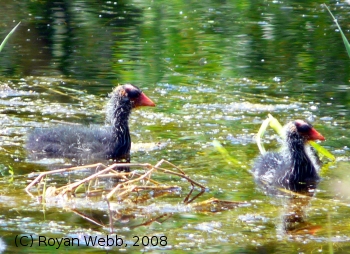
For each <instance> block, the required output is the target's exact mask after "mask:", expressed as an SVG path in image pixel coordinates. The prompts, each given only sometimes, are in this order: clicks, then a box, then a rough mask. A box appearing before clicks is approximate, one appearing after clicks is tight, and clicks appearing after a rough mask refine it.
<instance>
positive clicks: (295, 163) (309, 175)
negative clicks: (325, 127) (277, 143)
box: [288, 138, 318, 182]
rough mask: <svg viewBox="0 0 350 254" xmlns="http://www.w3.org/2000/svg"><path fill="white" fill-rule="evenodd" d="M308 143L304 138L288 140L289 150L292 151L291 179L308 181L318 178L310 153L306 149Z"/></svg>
mask: <svg viewBox="0 0 350 254" xmlns="http://www.w3.org/2000/svg"><path fill="white" fill-rule="evenodd" d="M307 148H308V145H307V144H306V142H305V141H304V140H303V139H293V138H292V139H290V140H288V150H289V151H290V154H289V156H290V162H291V167H292V170H291V173H290V180H291V181H295V182H306V181H308V180H315V179H317V178H318V175H317V171H316V168H315V165H314V163H313V161H312V160H311V159H310V157H309V156H310V155H309V154H308V153H307V151H306V149H307Z"/></svg>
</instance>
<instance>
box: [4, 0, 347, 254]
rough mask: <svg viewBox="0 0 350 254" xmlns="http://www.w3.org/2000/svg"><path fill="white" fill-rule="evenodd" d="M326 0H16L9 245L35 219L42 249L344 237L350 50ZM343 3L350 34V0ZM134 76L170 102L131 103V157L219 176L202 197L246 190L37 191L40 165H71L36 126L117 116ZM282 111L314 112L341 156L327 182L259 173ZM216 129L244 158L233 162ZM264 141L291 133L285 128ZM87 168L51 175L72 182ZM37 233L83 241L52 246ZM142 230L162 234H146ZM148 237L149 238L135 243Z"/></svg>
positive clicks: (10, 73) (294, 247)
mask: <svg viewBox="0 0 350 254" xmlns="http://www.w3.org/2000/svg"><path fill="white" fill-rule="evenodd" d="M321 3H322V2H319V3H317V2H315V1H304V2H303V3H300V2H298V1H292V2H288V3H284V2H279V1H270V2H265V1H255V2H249V1H240V2H239V3H238V2H237V3H236V2H234V1H231V2H230V1H229V2H227V1H226V2H222V1H221V2H220V1H219V2H211V3H209V2H208V3H207V2H195V3H180V2H175V1H170V2H169V1H156V2H154V3H149V2H142V1H141V2H139V1H127V2H112V1H103V2H102V3H101V2H99V3H96V1H70V2H69V3H68V2H63V1H62V2H60V1H55V2H51V1H40V2H35V1H34V2H33V1H32V2H28V3H24V2H23V3H22V2H21V3H19V2H14V1H3V3H2V6H3V8H4V11H6V13H7V15H6V17H3V18H2V23H1V24H0V27H1V29H0V30H1V35H2V37H4V36H5V35H6V34H7V33H8V31H10V30H11V28H12V27H13V26H14V25H15V24H17V22H18V21H21V22H22V23H21V25H20V27H19V29H18V30H17V31H16V33H15V34H14V35H13V37H11V39H10V40H9V41H8V44H7V45H6V46H5V48H4V50H3V52H1V58H0V72H1V80H0V84H1V88H2V89H0V115H1V117H0V123H1V127H2V128H1V130H0V158H1V160H0V172H1V174H2V175H3V177H2V178H0V181H1V188H0V189H1V194H2V195H1V196H0V209H1V216H0V225H1V227H0V232H1V235H2V238H1V241H0V252H1V251H2V249H4V251H8V252H10V251H13V252H22V251H23V252H25V251H27V250H28V249H27V248H26V247H20V248H18V247H16V246H15V240H14V239H15V237H16V235H20V236H29V234H32V235H33V237H34V238H35V242H34V243H35V244H34V247H32V248H31V249H30V251H31V252H43V251H44V252H47V251H53V250H55V249H56V248H57V249H59V250H65V251H69V252H72V253H73V252H81V251H82V250H83V251H88V252H96V251H103V248H92V247H87V246H85V245H84V244H83V241H84V239H85V238H84V236H85V237H89V236H98V237H104V238H106V235H107V234H108V235H113V236H115V235H116V234H117V235H118V236H119V237H121V238H122V239H123V240H125V243H126V244H127V246H126V247H125V245H123V247H114V249H120V250H123V251H125V252H139V251H144V252H155V253H157V252H162V251H172V252H178V253H182V252H201V253H207V252H223V253H232V252H240V253H241V252H243V253H256V252H269V253H272V252H277V253H279V252H285V253H295V252H305V253H308V252H311V251H319V252H332V248H333V250H334V251H335V252H338V251H343V252H346V251H347V250H348V249H349V247H350V245H349V244H348V243H349V237H348V236H349V227H348V226H347V225H349V220H348V216H347V214H348V204H349V193H348V190H347V189H348V188H347V186H348V183H349V181H350V180H349V179H350V176H349V174H348V173H347V168H348V167H349V154H350V152H349V139H348V137H349V134H350V133H349V131H350V130H349V124H348V123H349V86H348V82H349V79H350V77H349V63H350V61H349V59H348V56H347V55H346V51H345V48H344V46H343V42H342V40H341V37H340V34H339V32H337V31H336V29H335V26H334V24H333V23H332V19H331V17H330V16H329V14H328V13H327V12H326V10H325V9H324V8H322V6H321ZM330 7H331V10H332V11H333V13H334V14H336V15H337V18H338V22H339V23H340V25H341V26H343V27H344V31H345V33H347V31H346V24H347V23H346V20H348V17H347V16H348V8H349V7H348V5H347V4H345V3H344V4H335V3H334V4H332V5H330ZM127 82H130V83H134V84H136V85H138V86H140V87H141V88H142V89H143V91H144V92H145V94H147V96H148V97H150V98H151V99H152V100H153V101H155V103H156V104H157V107H155V108H142V109H139V110H135V111H134V112H133V113H132V116H131V119H130V129H131V131H132V140H133V142H134V143H135V145H134V147H135V148H136V150H134V151H133V153H132V161H133V162H139V163H150V164H153V165H154V164H156V163H157V162H158V161H159V160H161V159H166V160H168V161H170V162H171V163H173V164H175V165H177V166H179V167H180V168H182V169H183V170H184V171H185V172H186V174H187V175H188V176H190V177H191V178H192V179H194V180H195V181H197V182H199V183H200V184H202V185H204V186H205V187H206V191H205V193H204V194H202V195H201V196H200V197H198V198H197V199H196V200H194V202H193V203H195V202H204V201H206V200H209V199H211V198H216V199H219V200H221V201H229V202H242V203H240V204H239V205H238V206H237V205H233V204H232V203H221V204H220V205H215V203H213V204H212V205H209V206H204V208H205V209H203V210H200V209H199V208H198V207H197V208H196V206H195V205H185V204H184V203H183V200H184V198H185V197H186V195H187V194H188V192H189V191H190V185H189V184H188V183H187V182H186V181H185V180H181V179H180V178H177V177H169V176H167V175H159V174H155V176H154V177H155V179H156V180H157V181H160V182H162V183H164V184H167V185H176V186H179V187H180V188H181V189H176V190H175V191H173V192H171V193H168V194H164V193H162V194H159V193H158V194H157V193H150V194H147V195H146V197H143V198H144V199H143V200H139V201H138V202H134V201H135V200H126V201H125V202H117V201H116V200H112V201H111V203H110V205H111V212H109V209H108V204H107V203H106V202H105V201H103V200H101V198H100V196H96V197H89V198H84V196H83V194H81V193H79V194H78V195H77V197H76V198H74V199H72V200H68V201H67V200H61V199H58V200H51V202H48V203H47V204H41V203H40V202H38V200H36V199H33V198H31V197H30V196H29V195H28V194H27V193H26V192H25V191H24V188H25V187H26V186H27V184H29V182H30V181H28V176H27V174H29V173H31V172H37V171H44V170H47V169H49V168H52V167H60V166H61V167H67V166H69V161H62V160H61V161H54V162H52V161H41V163H40V164H39V163H38V162H36V161H30V160H29V159H28V156H27V155H26V151H25V149H24V143H25V139H26V134H27V133H28V132H29V131H30V130H31V129H32V128H35V127H50V126H55V125H57V123H62V122H64V123H65V122H66V123H79V124H100V125H101V124H104V105H105V103H106V101H107V99H108V98H107V94H108V93H109V92H110V91H111V90H112V88H113V87H114V86H116V85H117V84H122V83H127ZM269 113H271V114H272V115H273V116H275V117H276V118H277V119H278V120H279V121H280V122H281V123H287V122H288V121H290V120H292V119H298V118H300V119H306V120H309V121H311V122H312V123H313V125H314V126H315V128H316V129H317V130H318V131H319V132H320V133H322V135H324V136H325V137H326V139H327V140H326V141H325V142H323V143H322V145H323V146H324V147H326V148H327V149H328V150H329V151H330V152H332V153H333V154H334V155H335V156H336V157H337V161H336V162H335V163H333V164H331V165H330V166H329V167H325V168H324V170H323V172H322V177H323V180H322V182H321V183H320V185H319V186H318V189H317V191H316V194H315V197H313V198H307V197H297V198H294V199H291V198H283V197H276V196H269V195H265V193H264V192H263V191H262V190H261V189H259V188H258V187H257V186H256V184H255V183H254V181H253V178H252V176H251V175H250V173H249V172H248V171H249V169H250V166H251V163H252V161H253V159H254V158H255V157H256V156H258V154H259V151H258V148H257V146H256V143H255V141H254V135H255V134H256V133H257V131H258V129H259V127H260V125H261V123H262V121H263V120H264V119H265V118H266V117H267V114H269ZM214 140H218V141H219V142H220V143H221V144H222V145H223V146H224V147H225V148H226V149H227V151H228V152H229V154H230V155H231V156H233V157H234V158H235V159H236V160H238V161H239V164H233V163H232V164H229V163H228V162H227V161H226V160H225V159H224V158H223V157H222V156H221V154H220V153H219V152H218V151H217V150H216V149H215V148H214V147H213V145H212V142H213V141H214ZM158 143H160V144H161V147H160V149H159V148H158V147H157V146H155V144H158ZM140 144H148V145H146V149H145V148H139V147H138V146H140ZM264 144H265V147H266V148H267V149H275V148H277V147H278V142H277V141H276V136H275V134H274V132H273V131H272V130H268V131H267V133H266V134H265V138H264ZM150 148H155V149H150ZM324 161H325V162H327V160H326V159H325V160H324ZM53 164H54V166H53ZM11 170H13V172H14V176H13V177H11V173H10V171H11ZM83 176H86V172H85V173H84V172H82V173H77V174H67V175H56V176H54V177H52V178H50V179H49V180H50V183H51V184H52V185H57V186H60V185H62V184H65V183H66V182H67V180H69V181H72V182H74V180H75V179H77V178H82V177H83ZM198 191H199V190H198V188H196V190H195V193H194V195H195V194H197V193H198ZM33 194H34V195H36V194H37V193H33ZM194 195H192V196H194ZM133 197H134V196H133ZM199 207H201V206H199ZM202 208H203V207H202ZM293 213H294V215H295V214H296V215H297V216H292V215H291V214H293ZM82 214H83V216H82ZM111 214H112V215H113V218H114V223H113V230H114V231H113V233H111V232H110V225H109V218H110V217H109V216H110V215H111ZM87 218H89V220H88V219H87ZM295 218H299V220H297V221H291V220H292V219H294V220H296V219H295ZM39 236H42V237H44V236H45V237H47V238H49V237H51V238H59V239H61V238H62V237H63V238H67V239H73V238H78V239H79V241H80V242H81V243H82V244H81V245H80V246H63V245H61V246H60V247H59V248H58V246H59V244H58V243H57V242H56V243H55V244H56V245H55V246H54V247H50V246H43V243H42V244H41V245H40V246H39V243H40V241H39V240H43V238H39ZM143 236H147V237H148V238H144V241H146V240H149V239H151V238H152V236H153V237H154V238H153V241H155V240H158V241H159V244H158V243H157V244H155V245H156V246H153V247H152V246H150V244H148V245H147V247H143V246H142V237H143ZM161 236H166V238H167V239H166V240H165V239H164V238H162V239H161V238H160V237H161ZM137 237H139V242H138V243H139V245H140V246H132V245H134V244H135V242H136V241H137V240H138V238H137ZM23 239H24V238H23ZM24 240H27V238H25V239H24ZM161 240H163V241H164V242H162V243H163V245H164V246H161V245H160V241H161ZM52 241H53V240H52ZM123 243H124V242H123ZM67 245H69V244H68V243H67Z"/></svg>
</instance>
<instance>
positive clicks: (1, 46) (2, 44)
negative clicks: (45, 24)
mask: <svg viewBox="0 0 350 254" xmlns="http://www.w3.org/2000/svg"><path fill="white" fill-rule="evenodd" d="M19 24H21V22H19V23H18V24H17V25H16V26H15V27H14V28H13V29H12V30H11V32H9V33H8V35H6V37H5V39H4V40H3V41H2V43H1V45H0V52H1V50H2V48H3V47H4V46H5V44H6V42H7V40H8V39H9V38H10V36H11V35H12V34H13V32H14V31H15V30H16V28H17V27H18V26H19Z"/></svg>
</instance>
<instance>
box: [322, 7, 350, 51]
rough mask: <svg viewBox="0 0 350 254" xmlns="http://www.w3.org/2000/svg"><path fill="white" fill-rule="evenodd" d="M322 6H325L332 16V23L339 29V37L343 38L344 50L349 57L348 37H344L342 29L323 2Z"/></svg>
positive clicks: (349, 45)
mask: <svg viewBox="0 0 350 254" xmlns="http://www.w3.org/2000/svg"><path fill="white" fill-rule="evenodd" d="M324 6H325V7H326V8H327V10H328V12H329V14H331V16H332V18H333V21H334V23H335V24H336V25H337V27H338V29H339V31H340V34H341V37H342V39H343V42H344V45H345V48H346V51H347V52H348V56H349V57H350V44H349V41H348V39H346V37H345V35H344V33H343V31H342V30H341V28H340V26H339V24H338V21H337V19H336V18H335V17H334V16H333V14H332V12H331V11H330V10H329V8H328V6H327V5H326V4H324Z"/></svg>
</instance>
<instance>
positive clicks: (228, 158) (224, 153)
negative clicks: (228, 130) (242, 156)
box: [213, 140, 239, 164]
mask: <svg viewBox="0 0 350 254" xmlns="http://www.w3.org/2000/svg"><path fill="white" fill-rule="evenodd" d="M213 146H214V147H215V148H216V150H218V151H219V152H220V153H221V155H222V157H224V159H225V160H226V161H227V163H229V164H231V163H232V164H239V161H238V160H236V159H235V158H233V157H232V156H230V154H229V152H228V151H227V150H226V149H225V148H224V147H223V146H222V145H221V144H220V142H219V141H217V140H214V141H213Z"/></svg>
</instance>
